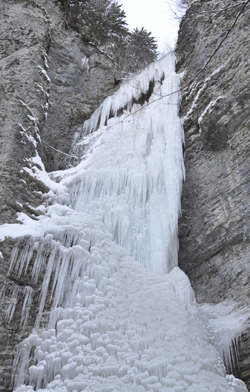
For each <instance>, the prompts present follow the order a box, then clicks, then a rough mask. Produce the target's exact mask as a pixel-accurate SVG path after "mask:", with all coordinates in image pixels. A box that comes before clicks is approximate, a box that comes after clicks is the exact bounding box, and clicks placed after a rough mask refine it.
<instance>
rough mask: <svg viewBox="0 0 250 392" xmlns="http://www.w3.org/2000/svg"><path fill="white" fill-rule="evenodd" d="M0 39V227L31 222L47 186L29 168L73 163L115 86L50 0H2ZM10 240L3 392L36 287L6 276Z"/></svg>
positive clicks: (1, 348)
mask: <svg viewBox="0 0 250 392" xmlns="http://www.w3.org/2000/svg"><path fill="white" fill-rule="evenodd" d="M0 37H1V39H0V73H1V79H0V97H1V100H0V162H1V165H0V179H1V180H0V198H1V203H0V224H4V223H13V222H16V221H17V222H18V221H20V219H21V217H22V215H20V213H22V212H23V213H25V214H26V215H28V216H30V217H31V218H32V219H37V216H39V215H40V214H42V211H39V210H38V209H37V207H38V206H39V205H40V204H41V203H42V202H43V195H44V194H46V192H48V189H47V188H46V186H45V185H44V183H42V182H41V181H40V180H39V179H38V178H37V177H36V176H34V175H33V174H34V173H35V171H36V168H39V169H41V166H42V162H43V164H44V165H45V167H46V169H47V171H52V170H57V169H62V168H65V167H66V165H71V164H74V163H76V159H75V158H72V157H70V155H72V154H70V150H71V148H72V145H73V144H74V142H75V141H76V140H77V137H78V134H79V132H81V124H82V122H83V120H84V119H86V118H88V117H89V116H90V114H91V113H92V112H93V111H94V110H95V109H96V107H97V106H98V105H99V104H100V102H102V101H103V99H104V98H106V97H107V96H108V95H109V94H111V93H113V92H114V91H115V89H117V86H116V85H115V83H114V82H115V77H116V78H117V73H116V69H115V67H114V64H113V62H112V61H111V59H109V58H108V57H107V56H106V55H104V54H102V53H101V52H100V51H98V50H97V49H95V48H94V47H92V46H88V45H87V44H86V43H84V41H83V40H82V37H81V36H80V35H79V34H77V33H76V32H74V31H71V30H70V29H68V28H67V25H66V24H65V21H64V18H63V15H62V13H61V11H60V9H59V7H58V4H57V2H55V1H53V0H40V1H39V3H38V2H36V1H33V0H32V1H16V0H5V1H2V2H1V4H0ZM37 151H38V152H39V155H40V157H41V158H42V162H41V161H40V160H39V159H38V158H37ZM62 152H63V153H64V154H63V153H62ZM65 154H66V155H65ZM18 213H19V215H17V214H18ZM13 243H14V240H11V239H7V240H5V241H2V242H0V251H1V253H0V292H1V298H0V299H1V307H0V336H1V342H0V352H1V356H0V380H1V381H0V391H4V392H7V391H10V390H11V376H10V375H11V372H12V362H13V357H14V352H15V346H16V344H18V342H20V341H21V340H22V339H23V338H24V337H25V336H27V335H28V334H29V333H30V331H31V329H32V327H33V325H34V319H35V316H36V312H37V309H38V301H39V293H40V288H39V287H31V285H30V283H29V275H28V274H27V276H26V278H25V281H24V280H23V279H22V280H21V279H20V278H18V276H15V275H13V274H12V275H10V276H8V268H9V256H10V251H11V248H12V246H13ZM23 246H25V239H24V240H23ZM38 286H39V285H38ZM1 290H2V291H1ZM31 291H32V293H33V299H34V300H33V302H32V306H31V308H30V309H29V317H28V318H27V323H26V325H25V327H24V326H22V327H21V326H20V318H21V313H22V309H23V304H24V302H25V301H26V302H27V301H29V293H30V292H31ZM12 310H15V312H14V316H13V317H12Z"/></svg>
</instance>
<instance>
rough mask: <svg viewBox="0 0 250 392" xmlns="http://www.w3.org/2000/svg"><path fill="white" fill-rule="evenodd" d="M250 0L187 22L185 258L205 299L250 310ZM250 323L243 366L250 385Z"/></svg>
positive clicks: (210, 4)
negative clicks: (249, 307)
mask: <svg viewBox="0 0 250 392" xmlns="http://www.w3.org/2000/svg"><path fill="white" fill-rule="evenodd" d="M249 19H250V4H249V2H241V1H239V2H235V3H234V4H233V3H230V4H229V3H228V2H227V1H220V0H206V1H205V0H204V1H195V2H193V3H192V5H191V6H190V8H189V9H188V11H187V13H186V15H185V17H184V19H183V20H182V22H181V26H180V32H179V40H178V44H177V51H176V54H177V68H178V70H179V72H184V75H183V78H182V104H181V116H182V117H183V118H184V129H185V139H186V146H185V167H186V181H185V183H184V187H183V195H182V217H181V219H180V224H179V232H180V251H179V265H180V267H181V268H182V269H183V270H184V271H185V272H186V273H187V275H188V276H189V278H190V280H191V283H192V286H193V288H194V290H195V293H196V298H197V301H198V302H199V303H204V302H207V303H211V304H217V303H219V302H224V303H231V304H233V307H235V308H237V309H240V308H243V309H245V312H247V311H248V310H247V309H248V306H249V294H250V286H249V277H250V265H249V258H250V237H249V235H250V231H249V230H250V221H249V214H250V165H249V150H250V133H249V127H250V106H249V98H250V95H249V94H250V93H249V91H250V89H249V87H250V86H249V76H250V60H249V44H250V42H249ZM249 334H250V329H249V327H247V325H246V327H245V331H244V333H243V334H242V336H241V340H240V344H239V363H238V366H237V369H236V374H237V376H238V377H239V378H242V379H243V380H244V381H245V382H246V384H247V385H248V388H249V387H250V335H249Z"/></svg>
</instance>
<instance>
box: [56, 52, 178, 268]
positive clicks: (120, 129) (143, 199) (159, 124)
mask: <svg viewBox="0 0 250 392" xmlns="http://www.w3.org/2000/svg"><path fill="white" fill-rule="evenodd" d="M178 104H179V77H178V76H177V75H176V74H175V72H174V58H173V56H172V55H171V56H167V57H166V58H165V59H163V60H162V61H159V62H157V63H153V64H151V65H150V66H149V67H148V68H146V69H145V70H144V71H142V72H141V73H140V74H139V75H138V76H136V77H134V78H133V79H131V80H130V81H128V82H126V83H124V84H123V85H122V86H121V88H120V89H119V90H118V91H117V92H116V93H115V94H114V95H112V96H110V97H108V98H107V99H106V100H105V101H104V103H103V104H102V105H101V106H100V107H99V108H98V109H97V110H96V112H95V113H94V114H93V115H92V117H91V118H90V120H89V121H87V122H86V123H85V124H84V129H85V131H86V132H87V133H89V132H93V133H91V134H90V135H88V136H87V137H85V138H84V139H83V140H82V142H80V144H81V145H83V146H84V147H85V155H84V159H83V162H82V164H81V165H79V166H78V167H77V169H76V170H75V174H73V173H71V176H70V178H69V179H68V180H67V179H66V181H64V182H63V183H64V184H67V186H70V188H71V189H72V192H73V205H74V208H75V209H76V210H77V211H86V209H88V210H91V209H93V211H95V210H96V203H97V201H98V203H99V206H98V209H99V213H100V219H101V220H102V221H103V223H104V225H105V227H106V228H107V230H108V231H109V232H110V233H112V234H113V239H114V241H115V242H116V243H117V244H119V245H121V246H122V247H124V248H125V249H127V251H128V252H129V254H130V255H132V256H134V257H135V259H136V260H138V261H139V262H140V263H141V264H143V265H144V266H145V267H146V268H147V269H148V270H149V271H150V272H157V273H161V274H162V273H166V272H169V271H170V270H171V269H172V268H173V267H174V266H177V254H178V233H177V231H178V227H177V223H178V215H179V213H180V195H181V186H182V180H183V174H184V165H183V154H182V144H183V129H182V125H181V121H180V119H179V117H178ZM118 114H119V116H118ZM109 117H112V118H110V119H109ZM97 128H98V131H97V132H94V131H96V129H97Z"/></svg>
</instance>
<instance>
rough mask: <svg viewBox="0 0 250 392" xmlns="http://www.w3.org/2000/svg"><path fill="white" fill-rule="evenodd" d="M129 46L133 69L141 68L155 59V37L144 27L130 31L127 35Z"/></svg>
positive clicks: (156, 54) (156, 53)
mask: <svg viewBox="0 0 250 392" xmlns="http://www.w3.org/2000/svg"><path fill="white" fill-rule="evenodd" d="M129 47H130V52H131V53H130V56H131V60H132V63H133V67H134V70H137V69H142V68H144V67H146V66H147V65H148V64H149V63H151V62H153V61H155V60H156V59H157V56H158V52H157V47H158V46H157V42H156V39H155V38H154V37H153V36H152V33H151V32H148V31H147V30H146V29H145V28H144V27H142V28H141V29H140V30H139V29H138V28H136V29H134V31H132V33H131V34H130V37H129Z"/></svg>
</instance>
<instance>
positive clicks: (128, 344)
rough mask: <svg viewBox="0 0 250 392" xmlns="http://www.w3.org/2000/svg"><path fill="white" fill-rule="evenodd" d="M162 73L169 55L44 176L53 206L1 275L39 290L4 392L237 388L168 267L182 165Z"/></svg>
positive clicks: (171, 93) (177, 126) (173, 90)
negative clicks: (73, 163) (31, 324)
mask: <svg viewBox="0 0 250 392" xmlns="http://www.w3.org/2000/svg"><path fill="white" fill-rule="evenodd" d="M174 68H175V61H174V56H173V55H172V54H169V55H168V56H166V57H165V58H163V59H161V60H160V61H159V62H156V63H154V64H152V65H150V66H149V67H148V68H147V69H146V70H144V71H143V72H142V73H141V74H139V75H138V76H135V77H134V78H133V79H132V80H130V81H129V82H127V83H125V84H124V85H123V86H121V88H120V89H119V90H118V91H117V93H115V94H114V95H113V96H111V97H109V98H107V100H106V101H104V103H103V104H102V106H101V107H100V108H99V109H98V110H97V111H96V112H95V113H94V114H93V116H92V117H91V118H90V120H89V121H88V122H87V123H85V125H84V131H85V132H87V133H88V135H87V136H84V137H83V139H82V141H81V142H80V145H79V147H80V148H84V155H83V159H82V162H81V163H80V164H79V165H78V166H77V167H75V168H72V169H70V170H67V171H65V172H60V173H58V172H57V173H54V174H53V177H54V178H55V177H58V176H59V175H60V176H61V182H60V184H58V187H59V188H58V189H59V191H58V192H59V196H58V200H56V197H55V196H54V201H55V203H54V204H53V205H51V206H50V207H49V208H48V210H47V213H46V215H45V216H44V217H41V218H40V219H39V221H37V223H36V225H37V226H32V230H30V232H31V233H32V236H31V237H30V239H29V240H28V242H27V246H26V247H22V249H21V250H20V251H19V248H18V245H17V247H16V248H15V249H14V250H13V253H12V257H11V263H10V271H9V274H14V275H16V276H17V277H18V278H20V277H22V276H23V275H25V274H26V273H27V272H28V271H29V274H30V276H31V282H30V287H34V286H36V285H40V286H41V299H40V308H39V310H38V315H37V319H36V323H35V329H34V332H33V333H32V334H31V335H30V336H29V337H28V338H27V339H25V341H24V342H23V343H22V344H21V345H20V347H19V348H18V354H17V356H16V361H15V367H16V377H15V391H16V392H28V391H29V392H31V391H39V392H42V391H43V392H52V391H57V392H59V391H60V392H76V391H77V392H82V391H93V392H100V391H102V392H112V391H116V392H117V391H120V392H128V391H129V392H133V391H134V392H145V391H150V392H170V391H175V392H178V391H179V392H182V391H187V392H194V391H199V392H202V391H204V392H207V391H214V392H215V391H216V392H217V391H221V392H223V391H225V392H246V388H245V386H244V384H243V383H242V382H241V381H239V380H236V379H235V378H234V377H233V376H230V377H228V376H226V371H225V367H224V365H223V363H222V360H221V358H220V357H219V355H218V353H217V351H216V349H215V348H214V346H213V345H212V344H211V341H210V337H209V335H208V333H207V332H206V329H205V327H204V325H203V323H202V321H201V318H200V315H199V311H198V308H197V306H196V303H195V298H194V294H193V291H192V288H191V286H190V282H189V280H188V278H187V276H186V275H185V274H184V273H183V272H182V271H180V270H179V268H178V267H177V252H178V238H177V224H178V215H179V213H180V194H181V184H182V179H183V175H184V167H183V156H182V143H183V130H182V125H181V120H180V118H179V117H178V102H179V93H178V91H179V77H178V76H177V75H176V74H175V71H174ZM85 134H86V133H85ZM62 189H63V190H64V192H65V193H66V194H67V195H66V196H65V197H64V196H63V195H62ZM54 192H56V187H55V188H54ZM60 200H64V202H65V201H67V200H69V202H68V203H66V202H65V204H62V203H60ZM5 229H6V231H7V232H9V227H6V228H5ZM28 232H29V229H28V228H27V233H28ZM36 232H37V235H35V234H34V233H36ZM0 234H1V233H0ZM145 267H146V268H145ZM25 295H26V294H25ZM30 295H32V292H29V291H27V295H26V297H25V298H26V301H27V303H28V302H29V301H30V298H31V297H30ZM9 313H10V316H11V314H12V308H11V309H10V310H9ZM23 317H24V319H25V318H26V315H24V316H23Z"/></svg>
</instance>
